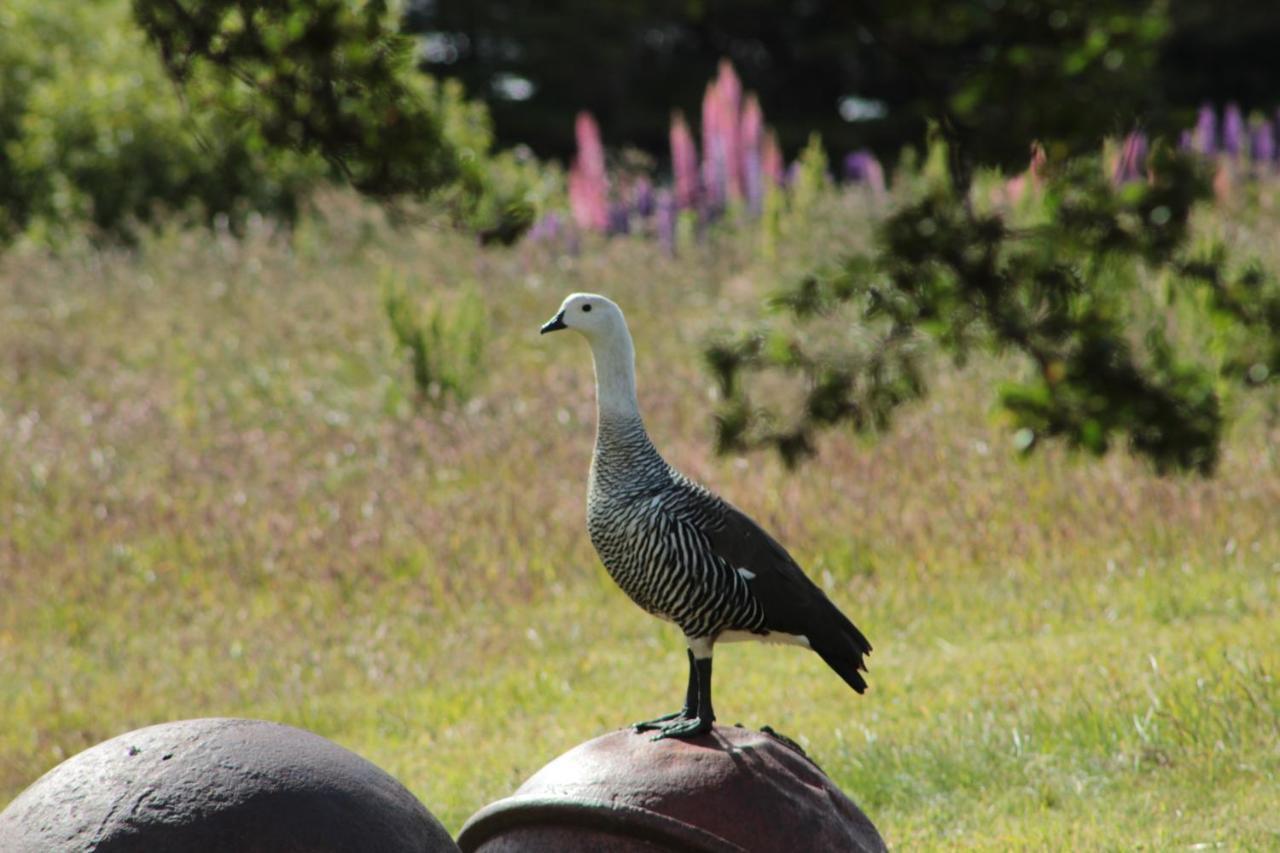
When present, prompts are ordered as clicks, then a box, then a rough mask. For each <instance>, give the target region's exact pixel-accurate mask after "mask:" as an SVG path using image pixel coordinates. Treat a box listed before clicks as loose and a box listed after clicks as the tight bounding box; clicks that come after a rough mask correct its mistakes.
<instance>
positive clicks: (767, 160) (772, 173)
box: [760, 130, 787, 187]
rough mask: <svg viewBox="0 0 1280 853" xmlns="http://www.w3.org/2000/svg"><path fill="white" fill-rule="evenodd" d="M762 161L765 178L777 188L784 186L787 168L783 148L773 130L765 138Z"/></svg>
mask: <svg viewBox="0 0 1280 853" xmlns="http://www.w3.org/2000/svg"><path fill="white" fill-rule="evenodd" d="M760 160H761V166H762V168H763V172H764V176H765V178H767V179H768V181H769V182H770V183H771V184H772V185H773V186H775V187H780V186H782V184H783V182H784V181H785V180H786V171H787V167H786V166H785V165H784V161H783V159H782V147H781V146H780V145H778V135H777V134H776V133H774V132H773V131H772V130H770V131H769V132H767V133H766V134H765V136H764V149H763V151H762V152H761V155H760Z"/></svg>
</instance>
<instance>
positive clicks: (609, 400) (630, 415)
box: [589, 326, 640, 422]
mask: <svg viewBox="0 0 1280 853" xmlns="http://www.w3.org/2000/svg"><path fill="white" fill-rule="evenodd" d="M589 341H590V343H591V356H592V359H593V361H594V362H595V366H596V410H597V412H598V414H599V417H600V420H601V422H604V421H620V420H638V419H639V418H640V403H639V401H638V400H637V399H636V352H635V348H634V347H633V346H632V344H631V333H630V332H628V331H627V327H626V326H622V327H621V328H620V329H616V330H613V334H606V335H598V336H593V337H591V338H590V339H589Z"/></svg>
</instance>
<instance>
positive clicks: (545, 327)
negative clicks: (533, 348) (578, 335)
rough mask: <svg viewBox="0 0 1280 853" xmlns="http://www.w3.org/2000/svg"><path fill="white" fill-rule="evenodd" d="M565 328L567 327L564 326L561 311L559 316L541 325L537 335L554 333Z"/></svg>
mask: <svg viewBox="0 0 1280 853" xmlns="http://www.w3.org/2000/svg"><path fill="white" fill-rule="evenodd" d="M567 328H569V327H568V326H566V325H565V324H564V312H563V311H561V312H560V313H559V314H557V315H556V316H554V317H552V318H551V319H550V320H548V321H547V322H545V323H543V324H542V331H541V332H539V334H543V335H545V334H546V333H547V332H555V331H559V330H560V329H567Z"/></svg>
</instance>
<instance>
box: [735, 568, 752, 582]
mask: <svg viewBox="0 0 1280 853" xmlns="http://www.w3.org/2000/svg"><path fill="white" fill-rule="evenodd" d="M738 574H739V575H741V576H742V579H743V580H744V581H751V580H755V579H756V573H755V572H753V571H751V570H750V569H741V568H740V569H738Z"/></svg>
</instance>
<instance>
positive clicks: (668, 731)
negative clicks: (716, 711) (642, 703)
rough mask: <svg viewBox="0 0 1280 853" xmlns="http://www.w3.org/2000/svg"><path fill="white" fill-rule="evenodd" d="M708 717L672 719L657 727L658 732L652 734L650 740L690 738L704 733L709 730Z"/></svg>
mask: <svg viewBox="0 0 1280 853" xmlns="http://www.w3.org/2000/svg"><path fill="white" fill-rule="evenodd" d="M711 721H712V718H710V717H689V718H685V719H679V720H673V721H672V722H670V723H667V724H666V725H663V726H659V727H658V733H657V734H656V735H654V736H653V738H652V740H662V739H664V738H669V737H674V738H682V739H683V738H690V737H697V736H698V735H705V734H706V733H707V732H709V731H711Z"/></svg>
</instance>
